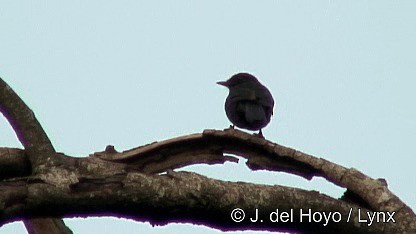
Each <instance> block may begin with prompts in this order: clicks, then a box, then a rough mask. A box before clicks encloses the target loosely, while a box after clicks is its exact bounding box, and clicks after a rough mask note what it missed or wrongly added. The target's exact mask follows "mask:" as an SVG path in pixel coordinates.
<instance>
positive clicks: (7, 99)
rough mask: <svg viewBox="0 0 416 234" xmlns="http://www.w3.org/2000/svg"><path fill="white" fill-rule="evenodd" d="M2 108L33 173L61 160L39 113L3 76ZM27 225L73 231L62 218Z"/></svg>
mask: <svg viewBox="0 0 416 234" xmlns="http://www.w3.org/2000/svg"><path fill="white" fill-rule="evenodd" d="M0 112H1V113H3V115H4V116H5V117H6V119H7V120H8V121H9V123H10V125H11V126H12V128H13V129H14V131H15V133H16V135H17V138H18V139H19V141H20V142H21V143H22V145H23V146H24V147H25V151H26V154H27V155H28V158H29V161H30V162H31V170H32V172H33V173H40V172H42V171H44V170H47V169H49V168H48V166H49V165H52V166H53V165H54V164H56V163H57V162H58V161H57V160H56V158H54V157H53V156H54V155H55V149H54V148H53V146H52V143H51V142H50V140H49V138H48V136H47V135H46V133H45V131H44V130H43V128H42V126H41V125H40V123H39V121H38V120H37V119H36V117H35V114H34V113H33V111H32V110H31V109H30V108H29V107H28V106H27V105H26V104H25V103H24V102H23V100H22V99H21V98H20V97H19V96H18V95H17V94H16V93H15V92H14V91H13V89H12V88H10V86H9V85H7V84H6V82H4V81H3V79H2V78H0ZM22 169H24V168H22ZM1 174H2V173H0V176H1ZM25 225H26V228H27V230H28V232H29V233H45V231H47V232H49V233H72V232H71V231H70V230H69V229H68V228H66V226H65V224H64V223H63V221H62V220H59V219H49V220H48V219H42V220H39V219H37V220H28V221H25Z"/></svg>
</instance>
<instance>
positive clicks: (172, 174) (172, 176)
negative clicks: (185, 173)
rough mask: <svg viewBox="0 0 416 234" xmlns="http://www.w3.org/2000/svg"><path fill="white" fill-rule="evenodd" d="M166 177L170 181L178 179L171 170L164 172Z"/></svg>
mask: <svg viewBox="0 0 416 234" xmlns="http://www.w3.org/2000/svg"><path fill="white" fill-rule="evenodd" d="M166 175H167V176H168V177H169V178H171V179H179V176H178V175H177V174H176V172H174V171H173V169H168V170H167V171H166Z"/></svg>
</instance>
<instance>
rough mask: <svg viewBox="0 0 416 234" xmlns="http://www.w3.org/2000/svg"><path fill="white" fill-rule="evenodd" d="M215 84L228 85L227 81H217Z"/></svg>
mask: <svg viewBox="0 0 416 234" xmlns="http://www.w3.org/2000/svg"><path fill="white" fill-rule="evenodd" d="M217 84H219V85H222V86H225V87H228V83H227V81H218V82H217Z"/></svg>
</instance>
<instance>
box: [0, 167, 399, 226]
mask: <svg viewBox="0 0 416 234" xmlns="http://www.w3.org/2000/svg"><path fill="white" fill-rule="evenodd" d="M28 179H29V180H30V182H29V183H25V182H24V181H22V180H15V181H9V182H7V183H1V184H0V189H2V190H3V189H7V190H6V191H8V192H7V193H6V194H2V195H1V201H2V202H5V204H8V206H7V207H5V209H3V210H2V212H1V213H0V214H1V216H0V220H1V221H2V222H3V223H4V222H8V221H11V220H15V219H21V218H26V217H28V216H31V217H32V216H40V217H42V216H58V217H60V216H65V217H77V216H81V217H85V216H91V215H98V216H101V215H109V214H110V215H112V216H123V217H131V218H133V219H136V220H140V221H149V222H150V223H151V224H156V225H164V224H167V223H169V222H182V223H183V222H185V223H188V222H190V223H199V224H204V225H207V226H211V227H214V228H217V229H220V230H244V229H256V230H270V231H276V230H279V231H302V232H304V233H319V232H323V231H325V232H330V233H334V232H338V233H382V232H386V233H398V231H400V230H399V229H397V226H395V225H393V224H390V223H374V224H373V225H371V226H368V225H357V223H356V222H355V221H350V222H347V221H346V220H347V215H348V213H349V210H350V208H353V209H354V212H353V216H352V218H351V220H357V217H358V216H357V215H358V209H359V207H357V206H353V205H351V204H348V203H346V202H344V201H340V200H336V199H333V198H330V197H328V196H325V195H322V194H319V193H318V192H315V191H305V190H301V189H296V188H288V187H284V186H266V185H255V184H249V183H243V182H224V181H219V180H214V179H209V178H207V177H204V176H201V175H198V174H195V173H189V172H174V173H173V174H168V175H145V174H141V173H135V172H131V173H124V174H118V175H111V176H104V177H94V178H86V177H84V178H83V177H78V182H77V183H76V184H74V185H73V186H71V188H70V189H62V188H57V187H56V186H53V185H50V184H47V183H44V182H43V181H42V180H40V179H36V178H31V179H30V178H28ZM235 208H240V209H243V210H244V211H245V212H246V215H247V217H246V219H244V220H243V221H242V222H240V223H237V222H234V221H232V219H231V218H230V214H231V212H232V210H233V209H235ZM256 209H258V211H259V217H260V218H259V220H258V222H251V221H250V219H249V218H253V219H254V218H255V210H256ZM276 209H278V210H279V211H280V212H288V213H291V212H293V213H292V214H293V215H292V216H293V220H292V221H290V222H287V223H285V222H281V221H280V222H276V223H274V222H270V221H268V220H269V218H270V214H271V213H272V212H276ZM308 209H311V210H312V211H313V212H320V213H323V212H326V213H327V214H330V212H332V213H334V211H337V212H339V214H340V218H341V220H340V222H339V223H338V222H333V221H332V220H331V221H329V222H328V223H326V222H325V221H323V220H322V221H321V222H314V221H308V220H309V218H308V217H307V215H304V216H303V221H302V222H301V221H300V217H301V216H300V212H303V213H305V214H307V213H308ZM367 211H368V210H366V209H363V208H361V217H362V219H364V218H366V219H368V217H367V215H366V212H367ZM109 212H110V213H109ZM260 219H263V220H264V222H260Z"/></svg>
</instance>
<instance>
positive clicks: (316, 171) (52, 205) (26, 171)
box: [0, 86, 416, 233]
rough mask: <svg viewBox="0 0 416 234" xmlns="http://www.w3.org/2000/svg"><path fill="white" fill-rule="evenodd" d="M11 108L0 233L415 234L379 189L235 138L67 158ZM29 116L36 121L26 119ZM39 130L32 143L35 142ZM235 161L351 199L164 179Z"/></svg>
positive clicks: (358, 177)
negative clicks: (38, 226) (56, 227)
mask: <svg viewBox="0 0 416 234" xmlns="http://www.w3.org/2000/svg"><path fill="white" fill-rule="evenodd" d="M7 87H8V86H7ZM7 87H6V88H4V87H3V89H0V93H1V92H3V93H2V97H5V98H10V95H9V96H7V95H4V93H7V92H9V91H10V90H9V89H10V87H8V88H7ZM0 88H1V87H0ZM13 98H18V97H17V95H16V96H15V97H12V98H11V99H13ZM13 102H16V100H9V101H7V102H6V101H4V100H3V101H2V102H0V110H1V111H2V112H3V113H4V111H5V110H6V112H7V113H14V114H13V115H11V114H7V113H6V114H5V116H6V118H8V119H9V122H10V123H11V124H12V125H14V126H13V127H14V129H15V130H16V131H25V130H27V132H26V133H25V134H23V133H20V134H19V133H18V136H19V139H21V141H23V142H25V141H26V143H27V145H25V148H26V149H25V150H21V149H11V148H0V191H2V192H1V193H0V225H1V224H4V223H7V222H10V221H13V220H20V219H24V218H34V217H58V218H60V217H76V216H83V217H86V216H103V215H114V216H122V217H129V218H131V219H134V220H138V221H148V222H150V223H152V224H159V225H163V224H166V223H170V222H185V223H193V224H204V225H207V226H210V227H214V228H218V229H221V230H247V229H256V230H272V231H275V230H280V231H285V230H291V231H301V232H304V233H322V232H339V233H383V232H384V233H406V232H407V233H415V232H416V216H415V214H414V212H413V211H412V210H411V209H410V208H409V207H408V206H407V205H405V204H404V203H403V202H402V201H401V200H400V199H399V198H398V197H397V196H395V195H394V194H393V193H392V192H391V191H390V190H389V189H388V188H387V185H386V184H385V183H383V181H380V180H376V179H372V178H370V177H368V176H366V175H364V174H363V173H361V172H359V171H357V170H355V169H353V168H351V169H349V168H345V167H342V166H340V165H337V164H335V163H332V162H329V161H327V160H325V159H323V158H317V157H314V156H312V155H308V154H305V153H302V152H300V151H297V150H294V149H291V148H288V147H284V146H281V145H278V144H276V143H273V142H271V141H268V140H265V139H262V138H258V137H256V136H253V135H250V134H247V133H244V132H241V131H238V130H234V129H227V130H225V131H219V130H205V131H204V132H203V133H197V134H191V135H187V136H183V137H178V138H173V139H169V140H165V141H160V142H155V143H152V144H148V145H145V146H141V147H137V148H134V149H131V150H127V151H123V152H117V151H116V150H114V147H111V146H108V147H107V148H106V150H105V151H102V152H96V153H93V154H90V155H89V156H87V157H84V158H75V157H71V156H67V155H64V154H62V153H55V151H54V149H53V147H52V146H48V142H49V139H48V138H47V136H46V134H44V133H43V130H42V129H41V127H39V126H40V125H39V126H37V124H38V122H37V121H35V124H34V123H33V122H30V121H29V122H28V123H25V121H26V119H25V118H17V117H16V116H19V111H22V110H15V109H14V108H16V105H13V104H10V103H13ZM17 103H20V102H17ZM22 103H23V102H22ZM23 104H24V103H23ZM19 105H20V107H22V106H23V107H24V105H21V103H20V104H19ZM20 107H19V108H20ZM27 113H29V111H27ZM23 115H24V113H23ZM27 115H28V114H27ZM28 116H32V117H31V118H32V120H36V118H34V115H28ZM10 118H11V120H10ZM36 123H37V124H36ZM25 126H26V127H25ZM33 126H35V128H34V127H33ZM40 130H42V134H40V135H39V136H40V142H37V140H36V139H38V138H36V137H34V136H35V135H36V132H39V131H40ZM28 142H29V143H30V142H32V143H30V144H29V143H28ZM49 144H50V142H49ZM37 146H39V147H37ZM28 148H29V149H31V150H28ZM233 155H238V156H242V157H245V158H247V166H248V167H249V168H251V169H253V170H269V171H281V172H286V173H291V174H295V175H298V176H301V177H304V178H306V179H311V178H313V177H314V176H319V177H323V178H325V179H327V180H328V181H330V182H332V183H334V184H336V185H338V186H341V187H344V188H347V189H348V191H349V193H351V194H353V195H354V196H353V197H354V199H348V201H346V200H345V201H343V200H339V199H334V198H331V197H328V196H326V195H323V194H320V193H318V192H316V191H305V190H301V189H297V188H288V187H283V186H265V185H256V184H250V183H243V182H237V183H235V182H225V181H219V180H214V179H210V178H207V177H204V176H201V175H198V174H195V173H188V172H173V171H172V169H176V168H181V167H184V166H187V165H192V164H198V163H206V164H218V163H224V162H226V161H232V162H236V161H237V160H238V159H237V158H236V157H234V156H233ZM165 172H167V173H165ZM235 208H240V209H243V210H245V211H246V217H245V219H244V220H242V221H241V222H235V221H233V220H232V219H231V213H232V211H233V210H234V209H235ZM256 209H258V212H259V213H258V216H259V219H263V222H260V221H258V222H251V221H250V218H255V217H256V215H255V214H256ZM309 209H310V210H311V212H312V214H313V213H314V212H317V213H318V215H319V214H321V215H322V214H326V215H330V214H332V215H334V214H335V213H339V215H340V220H339V221H334V220H332V221H331V220H329V221H328V222H325V220H323V221H322V220H320V222H315V221H316V220H312V221H307V220H305V219H307V217H308V216H307V214H305V212H306V213H307V212H308V210H309ZM367 211H368V212H374V211H376V212H378V211H383V212H384V213H382V212H380V215H381V214H385V215H386V213H388V214H394V220H395V223H392V222H388V223H383V222H377V223H376V222H373V223H372V225H370V226H369V225H367V224H366V223H360V222H358V220H359V219H361V220H368V218H369V217H367V214H370V215H371V214H372V213H367ZM273 212H280V214H281V213H282V212H288V214H290V216H291V217H292V219H291V220H290V221H288V222H282V221H281V222H270V221H269V220H270V217H271V216H270V215H271V214H275V213H273ZM301 214H305V215H303V216H302V215H301ZM312 214H311V215H312ZM240 215H241V214H240ZM336 215H337V214H336ZM358 215H361V216H358ZM300 217H304V218H305V219H304V220H303V221H301V220H300ZM336 218H338V217H336ZM51 220H52V219H51ZM390 221H391V220H390Z"/></svg>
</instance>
